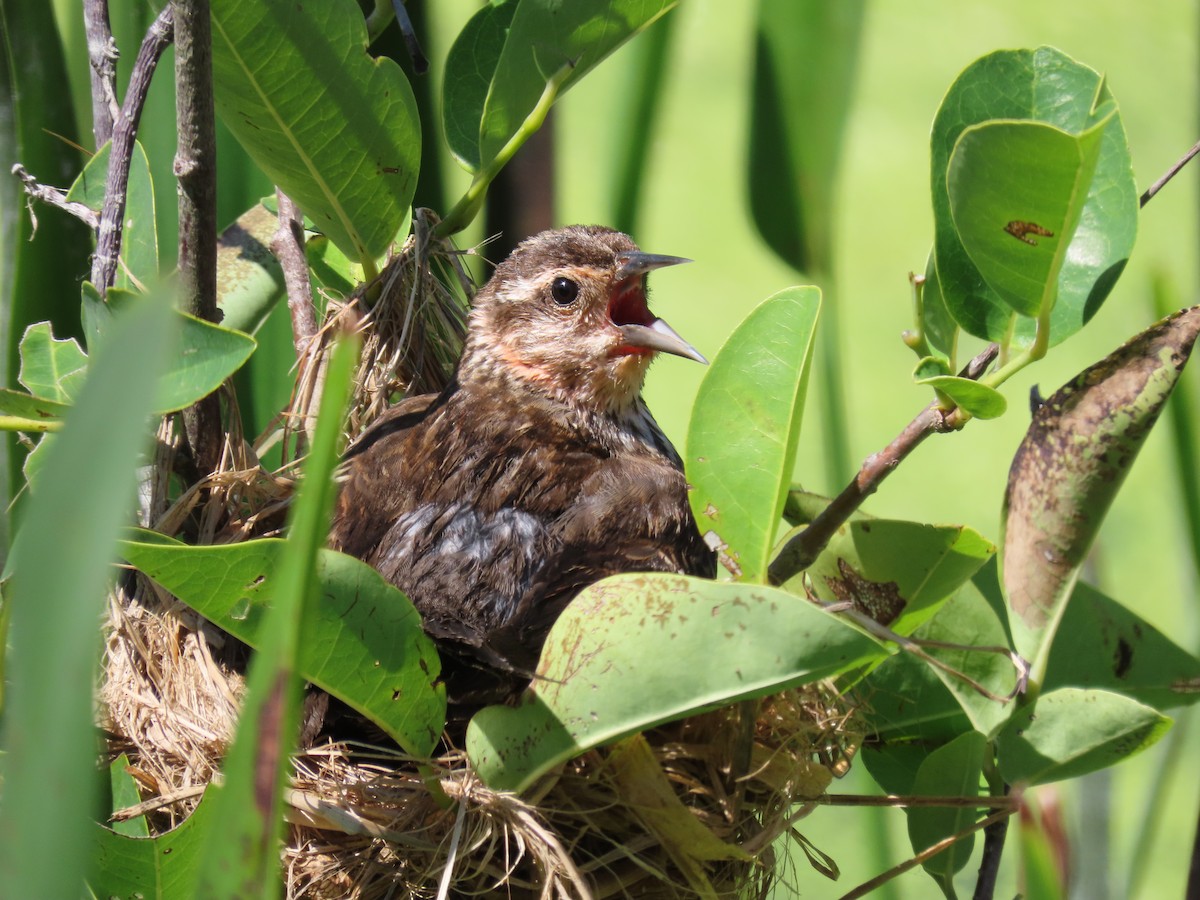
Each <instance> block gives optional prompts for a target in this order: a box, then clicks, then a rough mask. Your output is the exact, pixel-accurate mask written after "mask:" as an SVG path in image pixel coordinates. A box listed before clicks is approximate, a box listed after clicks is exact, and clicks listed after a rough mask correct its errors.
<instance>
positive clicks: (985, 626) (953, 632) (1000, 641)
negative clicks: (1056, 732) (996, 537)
mask: <svg viewBox="0 0 1200 900" xmlns="http://www.w3.org/2000/svg"><path fill="white" fill-rule="evenodd" d="M987 577H990V578H992V579H993V580H994V579H995V577H996V566H995V565H994V563H992V562H989V563H988V564H987V566H986V567H985V568H984V569H983V570H981V571H980V572H979V573H977V574H976V576H975V579H974V580H973V581H972V582H970V583H968V584H965V585H963V586H962V587H961V588H959V590H958V592H957V593H955V595H954V596H953V597H951V598H950V600H948V601H947V602H946V604H945V605H944V606H942V608H941V609H939V610H938V612H937V615H935V616H934V617H933V618H932V619H930V620H929V621H928V622H926V623H925V624H924V625H922V626H921V627H920V628H919V629H918V630H917V631H916V633H915V634H914V637H916V638H919V639H920V640H922V641H926V642H928V643H927V645H926V647H925V652H927V653H928V654H929V655H930V656H932V657H933V658H934V659H936V660H937V661H938V662H940V663H942V664H943V665H945V666H947V667H948V668H949V669H950V670H951V671H946V670H944V669H940V668H933V667H930V668H931V671H932V673H933V675H934V676H935V677H936V678H938V679H939V680H940V681H941V682H942V684H944V685H945V686H946V689H947V690H949V691H950V693H951V694H953V695H954V697H955V698H956V699H957V700H958V703H959V705H960V706H961V707H962V710H963V712H965V713H966V715H967V718H968V719H969V720H970V722H971V725H972V726H973V727H974V729H975V730H976V731H978V732H979V733H981V734H983V735H985V736H987V737H989V738H990V737H992V736H994V734H995V732H996V731H998V730H999V729H1000V727H1001V726H1002V725H1004V723H1005V722H1007V721H1008V720H1009V718H1010V717H1011V716H1012V714H1013V710H1014V709H1015V707H1016V704H1015V702H1012V701H1010V702H1008V703H1002V702H1000V701H999V700H995V699H993V698H991V697H987V696H985V695H984V694H981V693H980V692H979V691H978V690H977V689H976V688H975V687H973V686H972V685H971V684H969V683H968V682H967V681H965V680H964V679H963V678H962V677H959V675H956V674H954V673H959V674H960V675H963V676H966V677H967V678H970V679H972V680H973V681H975V682H976V683H977V684H979V685H981V686H982V687H984V688H987V689H988V690H989V691H991V693H993V694H995V695H996V696H999V697H1008V696H1009V695H1010V694H1012V693H1013V691H1014V688H1015V687H1016V684H1017V670H1016V668H1015V666H1014V664H1013V661H1012V659H1011V657H1009V656H1008V655H1007V654H1005V653H997V652H990V651H988V650H983V649H973V648H984V647H989V648H1007V647H1008V646H1009V640H1008V634H1007V633H1006V632H1005V630H1004V622H1003V619H1002V617H1001V613H999V612H997V610H996V609H995V608H994V607H993V606H992V604H991V603H989V602H988V600H987V598H986V597H985V596H984V595H983V593H982V592H981V591H980V589H979V588H978V587H977V586H976V582H977V581H978V580H980V579H982V578H987Z"/></svg>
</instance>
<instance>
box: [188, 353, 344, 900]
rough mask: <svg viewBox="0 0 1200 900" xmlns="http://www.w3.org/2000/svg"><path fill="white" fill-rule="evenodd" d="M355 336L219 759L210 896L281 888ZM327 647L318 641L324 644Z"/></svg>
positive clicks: (328, 397)
mask: <svg viewBox="0 0 1200 900" xmlns="http://www.w3.org/2000/svg"><path fill="white" fill-rule="evenodd" d="M357 358H358V342H357V341H356V340H354V339H353V338H343V339H342V340H341V341H340V342H339V343H338V344H337V345H336V346H335V347H334V350H333V354H332V356H331V358H330V361H329V366H328V369H327V370H326V376H325V385H324V389H323V393H322V395H321V405H320V410H319V412H318V415H317V429H316V434H315V435H314V436H313V440H312V445H311V448H310V450H309V453H308V456H307V457H306V458H305V461H304V477H303V479H302V480H301V482H300V488H299V491H298V493H297V496H296V500H295V502H294V504H293V505H292V508H291V513H290V515H289V516H288V537H287V540H286V541H284V546H283V549H282V550H281V551H280V556H279V566H278V570H277V573H276V578H275V579H274V580H273V581H272V582H271V584H270V586H269V587H268V588H267V589H266V590H267V593H268V594H269V596H270V599H271V606H270V608H269V609H268V610H267V611H266V613H265V615H264V616H263V623H262V629H261V633H260V641H259V645H258V647H257V652H256V653H255V654H254V656H253V658H252V659H251V661H250V671H249V674H248V675H247V676H246V698H245V700H244V702H243V703H242V709H241V711H240V712H239V715H238V731H237V735H236V736H235V737H234V740H233V746H232V747H230V749H229V752H228V753H227V754H226V756H225V760H224V764H223V766H222V774H223V775H224V776H225V781H224V785H223V787H222V790H221V793H220V794H218V795H217V797H216V808H215V809H214V810H213V824H212V826H211V828H210V829H209V830H210V832H211V833H210V834H209V836H208V839H207V840H206V841H205V843H204V850H203V852H202V856H201V860H202V864H201V868H200V878H199V888H198V891H197V893H198V894H201V895H205V896H211V897H262V896H275V895H278V894H279V893H281V891H280V887H281V885H280V880H281V879H280V876H281V873H280V860H279V847H278V846H277V844H278V841H279V840H280V839H281V838H282V836H283V810H282V806H283V802H282V796H281V795H282V791H283V786H284V784H285V782H286V781H287V777H288V760H289V758H290V756H291V755H292V752H293V750H294V749H295V745H296V739H297V737H298V733H299V727H300V704H301V689H302V682H301V681H300V679H299V678H297V664H298V661H299V659H300V656H301V654H302V653H303V650H302V646H303V645H302V632H303V624H304V622H305V621H306V620H309V619H311V618H312V611H313V609H314V607H315V606H316V604H317V597H318V580H317V559H316V557H317V551H318V549H319V548H320V547H321V545H322V544H323V543H324V541H325V536H326V535H327V534H328V532H329V516H330V513H331V511H332V509H333V495H334V482H333V477H332V476H333V470H334V468H335V467H336V466H337V462H338V455H339V448H338V444H339V443H340V441H341V439H342V418H343V416H344V415H345V411H346V399H347V397H348V395H349V393H350V380H351V378H352V376H353V372H354V367H355V362H356V360H357ZM322 649H323V650H324V649H327V648H325V647H323V648H322Z"/></svg>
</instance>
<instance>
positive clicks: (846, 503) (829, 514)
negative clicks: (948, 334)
mask: <svg viewBox="0 0 1200 900" xmlns="http://www.w3.org/2000/svg"><path fill="white" fill-rule="evenodd" d="M997 353H999V347H998V346H997V345H996V344H989V345H988V347H987V349H986V350H984V351H983V352H982V353H980V354H979V355H978V356H976V357H975V358H974V359H973V360H971V362H969V363H968V364H967V366H966V368H965V369H963V371H962V372H961V373H960V374H961V375H962V377H964V378H970V379H972V380H977V379H978V378H979V377H980V376H981V375H983V373H984V372H985V371H987V368H988V366H990V365H991V364H992V361H993V360H994V359H995V358H996V355H997ZM965 421H966V417H965V416H964V415H963V413H962V411H961V410H960V409H958V407H952V408H950V409H943V408H942V407H941V406H939V405H938V403H937V402H936V401H935V402H934V403H931V404H929V406H927V407H925V409H923V410H922V411H921V412H920V413H919V414H918V415H917V417H916V418H915V419H913V420H912V421H911V422H909V423H908V425H907V426H905V428H904V430H903V431H901V432H900V434H899V435H897V437H896V438H895V440H893V441H892V442H891V443H890V444H888V445H887V446H886V447H884V448H883V449H882V450H880V451H879V452H878V453H874V454H872V455H871V456H869V457H867V460H866V462H864V463H863V465H862V468H861V469H859V471H858V474H857V475H856V476H854V480H853V481H851V482H850V484H848V485H847V486H846V488H845V489H844V490H843V491H842V492H841V493H840V494H838V495H837V496H836V497H835V498H834V499H833V501H832V502H831V503H830V504H829V505H828V506H827V507H825V509H824V510H822V511H821V513H820V514H819V515H818V516H816V517H815V518H814V519H813V520H812V523H811V524H810V525H809V526H808V527H807V528H806V529H804V531H802V532H800V534H798V535H796V536H795V537H793V538H792V539H791V540H790V541H788V542H787V544H785V545H784V547H783V550H781V551H780V553H779V555H778V556H777V557H776V558H775V560H774V561H773V562H772V563H771V566H770V568H769V569H768V571H767V576H768V578H770V581H771V584H775V585H779V584H783V583H784V582H785V581H787V580H788V579H789V578H791V577H793V576H794V575H796V574H798V573H799V572H803V571H804V570H805V569H807V568H808V567H809V566H810V565H812V563H813V561H814V560H815V559H816V558H817V556H818V555H820V553H821V551H822V550H824V549H825V546H826V545H827V544H828V543H829V541H830V539H831V538H832V537H833V535H834V534H835V533H836V532H837V530H838V529H839V528H840V527H841V526H842V525H843V524H845V522H846V520H847V519H849V518H850V516H851V515H853V514H854V511H855V510H857V509H858V508H859V507H860V506H861V505H862V504H863V501H864V500H866V499H867V497H869V496H871V494H873V493H875V491H876V490H878V489H879V485H880V484H881V483H882V482H883V480H884V479H885V478H887V477H888V475H890V474H891V473H892V471H893V470H894V469H895V468H896V467H897V466H898V465H900V463H901V462H903V461H904V459H905V458H906V457H907V456H908V455H909V454H910V453H912V452H913V451H914V450H915V449H917V446H918V445H919V444H920V443H921V442H922V441H924V440H925V438H927V437H929V436H930V435H931V434H945V433H947V432H950V431H957V430H958V429H959V428H961V427H962V425H963V423H964V422H965Z"/></svg>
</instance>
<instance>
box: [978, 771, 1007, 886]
mask: <svg viewBox="0 0 1200 900" xmlns="http://www.w3.org/2000/svg"><path fill="white" fill-rule="evenodd" d="M1007 790H1008V787H1007V786H1005V791H1007ZM994 799H1001V798H994ZM1003 799H1008V798H1007V797H1005V798H1003ZM1007 836H1008V819H1006V818H1005V819H999V820H997V821H995V822H992V823H991V824H990V825H988V826H987V827H986V828H984V829H983V855H982V858H981V859H980V860H979V877H978V878H977V879H976V880H975V893H974V895H973V896H972V900H992V897H994V896H995V895H996V878H997V877H998V876H999V874H1000V857H1001V856H1002V855H1003V853H1004V839H1005V838H1006V837H1007Z"/></svg>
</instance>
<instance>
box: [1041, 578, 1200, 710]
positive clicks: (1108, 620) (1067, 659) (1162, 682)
mask: <svg viewBox="0 0 1200 900" xmlns="http://www.w3.org/2000/svg"><path fill="white" fill-rule="evenodd" d="M1066 686H1071V687H1083V688H1102V689H1104V690H1108V691H1113V692H1114V693H1118V694H1124V695H1125V696H1126V697H1132V698H1133V699H1134V700H1137V701H1138V702H1139V703H1145V704H1146V705H1148V706H1153V707H1154V708H1155V709H1157V710H1160V711H1161V710H1165V709H1171V708H1173V707H1176V706H1185V705H1190V704H1193V703H1196V702H1197V701H1200V659H1197V658H1196V657H1195V656H1193V655H1192V654H1191V653H1188V652H1187V651H1186V650H1184V649H1183V648H1182V647H1180V646H1179V645H1178V644H1176V643H1174V642H1173V641H1172V640H1171V639H1170V638H1168V637H1167V636H1166V635H1164V634H1163V633H1162V632H1161V631H1159V630H1158V629H1157V628H1155V627H1154V626H1153V625H1151V624H1150V623H1149V622H1147V621H1146V620H1145V619H1143V618H1141V617H1140V616H1138V615H1136V614H1135V613H1134V612H1133V611H1131V610H1129V609H1126V608H1125V607H1124V606H1122V605H1121V604H1120V603H1118V602H1117V601H1116V600H1113V599H1112V598H1110V597H1106V596H1105V595H1104V594H1102V593H1100V591H1098V590H1096V589H1095V588H1093V587H1091V586H1090V585H1087V584H1084V583H1082V582H1078V583H1076V585H1075V590H1074V591H1073V592H1072V593H1071V600H1070V602H1069V603H1068V604H1067V609H1066V612H1064V613H1063V618H1062V624H1061V625H1060V626H1059V629H1058V632H1057V634H1056V635H1055V636H1054V646H1053V647H1052V648H1051V650H1050V656H1049V662H1048V664H1047V666H1046V678H1045V684H1044V685H1043V687H1044V688H1045V689H1046V690H1052V689H1054V688H1056V687H1066Z"/></svg>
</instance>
